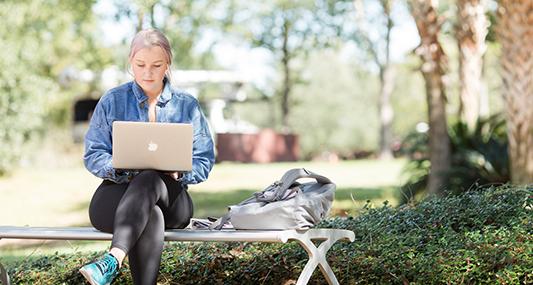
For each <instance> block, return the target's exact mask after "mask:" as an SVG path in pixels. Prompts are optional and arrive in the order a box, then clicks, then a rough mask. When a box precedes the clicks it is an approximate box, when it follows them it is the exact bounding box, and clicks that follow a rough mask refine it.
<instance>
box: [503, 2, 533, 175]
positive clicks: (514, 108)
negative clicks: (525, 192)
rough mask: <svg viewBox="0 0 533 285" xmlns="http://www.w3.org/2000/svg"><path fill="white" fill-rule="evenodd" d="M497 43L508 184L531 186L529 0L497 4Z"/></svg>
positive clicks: (532, 21)
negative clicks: (504, 124)
mask: <svg viewBox="0 0 533 285" xmlns="http://www.w3.org/2000/svg"><path fill="white" fill-rule="evenodd" d="M498 10H499V21H498V22H499V26H498V28H497V32H498V37H499V41H500V43H501V45H502V53H501V54H502V55H501V66H502V77H503V97H504V100H505V106H506V107H505V108H506V114H507V135H508V138H509V157H510V160H511V167H510V169H511V180H512V182H513V183H515V184H529V183H533V56H532V50H533V0H501V1H500V7H499V9H498Z"/></svg>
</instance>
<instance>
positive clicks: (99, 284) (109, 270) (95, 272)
mask: <svg viewBox="0 0 533 285" xmlns="http://www.w3.org/2000/svg"><path fill="white" fill-rule="evenodd" d="M80 273H81V274H83V276H84V277H85V279H87V281H89V283H91V285H109V284H111V281H113V278H115V277H116V276H117V274H118V261H117V259H116V258H115V257H114V256H113V255H111V254H110V253H106V254H105V255H104V257H102V258H101V259H98V260H96V261H94V262H91V263H89V264H86V265H84V266H83V267H82V268H80Z"/></svg>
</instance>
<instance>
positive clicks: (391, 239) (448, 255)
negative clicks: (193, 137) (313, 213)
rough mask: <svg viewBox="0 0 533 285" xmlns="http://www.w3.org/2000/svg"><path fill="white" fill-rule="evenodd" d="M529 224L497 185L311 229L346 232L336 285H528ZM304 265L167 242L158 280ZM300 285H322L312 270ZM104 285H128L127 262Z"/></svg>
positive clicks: (209, 278)
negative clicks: (306, 284) (349, 235)
mask: <svg viewBox="0 0 533 285" xmlns="http://www.w3.org/2000/svg"><path fill="white" fill-rule="evenodd" d="M532 217H533V186H524V187H510V186H501V187H489V188H485V189H478V190H476V191H470V192H467V193H464V194H462V195H460V196H452V197H447V198H441V199H427V200H424V201H422V202H420V203H419V204H418V205H416V206H413V205H407V206H402V207H401V208H392V207H390V206H388V205H387V204H385V205H383V206H382V207H380V208H375V209H372V208H367V209H366V211H365V212H364V213H363V214H361V215H360V216H357V217H349V218H334V219H331V220H328V221H326V222H324V223H323V224H322V225H321V226H322V227H335V228H344V229H350V230H353V231H354V232H355V235H356V240H355V242H354V243H338V244H337V245H335V246H334V247H333V248H332V249H331V251H330V254H329V256H328V260H329V263H330V265H331V266H332V267H333V270H334V271H335V274H336V276H337V278H338V279H339V282H340V283H341V284H533V219H532ZM100 254H101V253H95V254H93V255H91V256H74V255H70V256H65V255H54V256H48V257H43V258H40V259H37V260H35V261H33V262H32V263H26V264H18V265H15V267H12V269H10V274H11V276H12V279H13V281H14V283H16V284H19V283H22V284H61V283H65V284H81V283H82V282H83V280H82V279H81V276H80V274H78V273H77V269H78V268H79V267H80V266H81V265H82V264H84V263H85V262H87V261H88V260H90V259H91V258H94V257H95V256H96V255H100ZM306 261H307V254H306V253H305V252H304V251H303V249H301V248H300V247H299V245H297V244H296V243H289V244H266V243H168V244H167V247H166V249H165V251H164V253H163V264H162V266H161V270H160V273H161V274H160V279H159V281H160V283H161V284H253V283H257V284H287V283H288V284H291V281H295V280H296V278H297V277H298V275H299V273H300V272H301V270H302V268H303V267H304V266H305V263H306ZM310 283H311V284H324V283H325V280H324V279H323V277H322V276H321V274H320V272H319V270H317V271H316V272H315V274H314V275H313V277H312V281H311V282H310ZM114 284H131V279H130V277H129V272H128V267H127V264H126V266H125V267H124V270H122V272H121V275H120V276H119V278H118V279H117V280H116V282H115V283H114Z"/></svg>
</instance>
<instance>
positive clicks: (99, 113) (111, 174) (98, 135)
mask: <svg viewBox="0 0 533 285" xmlns="http://www.w3.org/2000/svg"><path fill="white" fill-rule="evenodd" d="M156 114H157V122H168V123H192V126H193V153H192V154H193V159H192V160H193V161H192V171H189V172H185V173H184V174H183V176H182V178H181V183H182V184H185V185H186V184H196V183H200V182H202V181H204V180H206V179H207V176H208V175H209V171H211V168H212V167H213V164H214V162H215V153H214V149H213V140H212V138H211V133H210V131H209V126H208V124H207V120H206V119H205V117H204V114H203V113H202V110H201V109H200V105H199V104H198V101H197V100H196V99H195V98H194V97H192V96H191V95H189V94H187V93H184V92H181V91H176V90H173V89H172V88H171V87H170V84H169V83H168V82H167V80H166V79H165V85H164V88H163V92H162V93H161V95H160V96H159V100H158V102H157V104H156ZM113 121H140V122H148V97H147V96H146V95H145V94H144V92H143V90H142V88H141V87H140V86H139V85H138V84H137V83H136V82H134V81H131V82H128V83H125V84H123V85H120V86H118V87H115V88H113V89H111V90H109V91H108V92H106V94H104V96H102V98H100V100H99V102H98V104H97V105H96V108H95V110H94V112H93V115H92V118H91V121H90V124H89V130H88V131H87V134H86V135H85V155H84V157H83V160H84V163H85V167H86V168H87V169H88V170H89V171H90V172H91V173H92V174H94V175H96V176H97V177H100V178H103V179H106V180H111V181H113V182H115V183H127V182H129V180H131V178H132V175H134V174H135V172H121V171H117V170H115V169H114V168H113V167H112V165H111V156H112V141H111V133H112V125H113Z"/></svg>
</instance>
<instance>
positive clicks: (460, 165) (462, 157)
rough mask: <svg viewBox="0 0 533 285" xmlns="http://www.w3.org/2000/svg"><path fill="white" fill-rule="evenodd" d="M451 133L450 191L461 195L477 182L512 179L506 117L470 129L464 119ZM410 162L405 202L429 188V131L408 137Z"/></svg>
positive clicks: (488, 120) (477, 183)
mask: <svg viewBox="0 0 533 285" xmlns="http://www.w3.org/2000/svg"><path fill="white" fill-rule="evenodd" d="M448 133H449V135H450V143H451V152H452V157H451V163H452V165H451V168H450V171H449V173H447V175H446V176H447V177H449V181H448V187H447V190H448V192H450V193H453V194H458V193H462V192H464V191H466V190H468V189H469V188H471V187H475V186H476V185H488V184H503V183H507V182H509V181H510V173H509V156H508V153H507V146H508V142H507V134H506V129H505V120H504V118H503V117H502V116H501V115H494V116H492V117H489V118H487V119H480V120H479V121H478V122H477V124H476V126H475V128H474V129H473V130H472V131H470V130H468V128H467V126H466V124H465V123H463V122H460V121H459V122H457V123H455V124H453V125H452V126H451V127H450V128H449V130H448ZM403 144H404V152H405V154H407V156H408V157H409V159H410V161H409V163H408V164H407V166H406V168H405V170H404V173H406V174H407V175H408V176H409V178H408V180H407V183H406V184H405V185H403V186H402V189H403V192H404V195H403V198H404V201H403V203H406V202H407V201H408V200H409V199H411V198H413V196H414V195H415V194H417V193H420V192H422V191H423V190H425V188H426V186H427V183H428V176H429V169H430V166H431V163H430V161H429V149H428V135H427V133H412V134H410V135H408V136H407V137H406V139H405V140H404V143H403Z"/></svg>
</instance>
